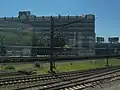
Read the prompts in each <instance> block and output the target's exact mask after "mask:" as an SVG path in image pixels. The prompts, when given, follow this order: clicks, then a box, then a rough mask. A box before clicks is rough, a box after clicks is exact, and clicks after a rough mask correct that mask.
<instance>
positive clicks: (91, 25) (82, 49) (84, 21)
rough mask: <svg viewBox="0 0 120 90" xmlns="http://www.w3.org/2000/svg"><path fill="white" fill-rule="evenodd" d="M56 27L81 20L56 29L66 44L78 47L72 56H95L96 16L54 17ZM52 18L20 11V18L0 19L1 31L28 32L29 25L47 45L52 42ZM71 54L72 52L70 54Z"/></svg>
mask: <svg viewBox="0 0 120 90" xmlns="http://www.w3.org/2000/svg"><path fill="white" fill-rule="evenodd" d="M53 18H54V25H55V26H57V25H62V24H66V23H69V22H72V21H78V20H81V21H80V22H78V23H74V24H70V25H68V26H66V27H60V28H56V29H55V30H56V33H62V35H63V37H64V39H65V41H66V44H67V45H69V46H71V47H76V50H73V51H72V52H71V54H75V55H94V45H95V16H94V15H93V14H87V15H82V16H60V15H59V16H53ZM50 22H51V19H50V16H40V17H37V16H35V15H31V13H30V12H29V11H20V12H19V16H18V17H4V18H0V29H1V30H16V29H18V30H26V26H27V25H29V29H30V30H33V28H34V30H35V32H37V34H39V36H40V37H39V40H43V41H44V42H45V43H46V47H47V46H48V45H47V43H49V41H50ZM69 53H70V52H69Z"/></svg>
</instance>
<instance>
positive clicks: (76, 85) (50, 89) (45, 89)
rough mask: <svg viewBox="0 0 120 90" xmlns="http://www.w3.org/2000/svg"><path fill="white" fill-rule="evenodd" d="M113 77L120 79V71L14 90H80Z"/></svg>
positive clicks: (77, 76) (81, 76) (80, 76)
mask: <svg viewBox="0 0 120 90" xmlns="http://www.w3.org/2000/svg"><path fill="white" fill-rule="evenodd" d="M118 72H119V73H118ZM115 77H117V79H119V78H120V69H117V70H111V71H109V70H108V71H104V72H100V73H98V71H97V72H95V73H94V74H93V73H89V74H84V75H79V74H78V75H76V76H71V77H66V78H63V79H61V80H51V81H49V82H43V83H40V84H36V85H31V86H26V87H25V86H24V87H20V88H16V89H14V90H60V89H62V90H81V89H84V88H86V87H90V86H94V85H95V84H96V85H97V84H99V83H100V82H102V83H103V81H104V82H105V81H106V80H108V79H109V80H112V79H114V78H115ZM114 80H115V79H114ZM71 88H72V89H71Z"/></svg>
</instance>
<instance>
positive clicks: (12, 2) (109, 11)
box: [0, 0, 120, 37]
mask: <svg viewBox="0 0 120 90" xmlns="http://www.w3.org/2000/svg"><path fill="white" fill-rule="evenodd" d="M119 9H120V0H0V17H5V16H6V17H12V16H18V12H19V11H21V10H29V11H31V13H32V14H33V15H37V16H43V15H45V16H50V15H59V14H60V15H82V14H94V15H95V16H96V20H95V33H96V36H104V37H111V36H119V37H120V10H119Z"/></svg>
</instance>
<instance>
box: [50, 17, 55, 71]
mask: <svg viewBox="0 0 120 90" xmlns="http://www.w3.org/2000/svg"><path fill="white" fill-rule="evenodd" d="M50 19H51V22H50V23H51V27H50V40H51V53H50V72H53V48H54V45H53V37H54V19H53V17H52V16H51V17H50Z"/></svg>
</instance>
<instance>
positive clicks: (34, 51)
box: [32, 28, 37, 57]
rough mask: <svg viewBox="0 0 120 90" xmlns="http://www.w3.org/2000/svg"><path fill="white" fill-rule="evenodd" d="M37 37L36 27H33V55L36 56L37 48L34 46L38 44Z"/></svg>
mask: <svg viewBox="0 0 120 90" xmlns="http://www.w3.org/2000/svg"><path fill="white" fill-rule="evenodd" d="M36 43H37V42H36V38H35V28H33V36H32V56H33V57H35V54H36V50H37V49H36V48H33V47H34V46H36Z"/></svg>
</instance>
